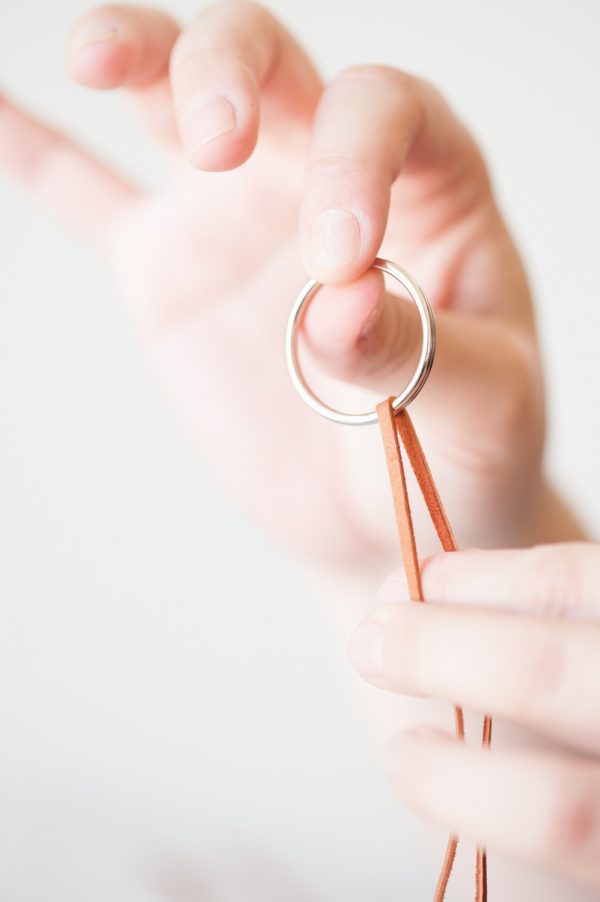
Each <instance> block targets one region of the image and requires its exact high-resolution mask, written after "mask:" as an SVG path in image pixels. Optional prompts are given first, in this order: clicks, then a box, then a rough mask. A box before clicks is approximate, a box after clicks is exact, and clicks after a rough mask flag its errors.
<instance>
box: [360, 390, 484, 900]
mask: <svg viewBox="0 0 600 902" xmlns="http://www.w3.org/2000/svg"><path fill="white" fill-rule="evenodd" d="M393 400H394V399H393V397H390V398H388V399H387V400H385V401H382V402H381V403H380V404H378V405H377V408H376V409H377V419H378V421H379V427H380V430H381V437H382V441H383V447H384V451H385V458H386V462H387V467H388V475H389V479H390V485H391V489H392V498H393V502H394V511H395V514H396V527H397V529H398V537H399V539H400V548H401V550H402V558H403V561H404V568H405V571H406V580H407V583H408V589H409V595H410V598H411V599H412V600H413V601H418V602H423V601H424V600H425V599H424V598H423V589H422V585H421V570H420V567H419V559H418V555H417V547H416V541H415V533H414V527H413V521H412V514H411V510H410V501H409V498H408V491H407V488H406V475H405V472H404V464H403V460H402V450H401V445H403V446H404V450H405V452H406V456H407V457H408V460H409V461H410V465H411V467H412V470H413V472H414V474H415V477H416V480H417V483H418V485H419V488H420V490H421V494H422V495H423V498H424V500H425V504H426V505H427V509H428V511H429V515H430V517H431V521H432V523H433V525H434V527H435V530H436V533H437V535H438V538H439V540H440V543H441V546H442V548H443V549H444V551H457V550H458V545H457V544H456V540H455V538H454V535H453V533H452V528H451V526H450V523H449V521H448V517H447V516H446V512H445V510H444V507H443V504H442V501H441V498H440V496H439V494H438V491H437V488H436V485H435V483H434V481H433V477H432V475H431V471H430V469H429V465H428V463H427V460H426V458H425V454H424V452H423V448H422V447H421V443H420V442H419V439H418V437H417V434H416V432H415V429H414V426H413V424H412V421H411V419H410V417H409V415H408V413H407V412H406V409H404V408H403V409H401V410H399V411H398V412H395V411H394V409H393V407H392V401H393ZM454 721H455V733H456V736H457V737H458V738H459V739H461V740H464V738H465V727H464V716H463V711H462V708H460V707H459V706H455V708H454ZM491 735H492V721H491V718H490V717H488V716H486V717H485V720H484V724H483V737H482V742H483V745H484V746H486V745H489V744H490V742H491ZM457 847H458V838H457V837H456V836H451V837H450V838H449V840H448V846H447V848H446V854H445V857H444V862H443V865H442V869H441V872H440V876H439V879H438V883H437V887H436V890H435V895H434V902H444V899H445V897H446V890H447V887H448V882H449V880H450V875H451V873H452V867H453V865H454V859H455V857H456V850H457ZM475 883H476V896H475V902H487V859H486V854H485V850H484V849H481V848H478V849H477V863H476V875H475Z"/></svg>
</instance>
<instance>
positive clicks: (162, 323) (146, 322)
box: [113, 140, 526, 562]
mask: <svg viewBox="0 0 600 902" xmlns="http://www.w3.org/2000/svg"><path fill="white" fill-rule="evenodd" d="M303 158H304V147H303V146H302V142H299V141H298V140H296V141H295V142H293V143H292V142H289V144H288V145H287V146H281V144H278V145H273V144H271V145H269V144H268V143H267V142H266V141H264V140H263V141H262V143H261V145H260V146H259V147H258V148H257V150H256V151H255V153H254V155H253V156H252V158H251V159H250V160H249V161H248V162H247V163H246V164H245V165H244V166H243V167H241V168H239V169H236V170H234V171H232V172H227V173H221V174H219V175H218V176H215V175H214V174H212V173H202V172H197V171H195V170H192V169H191V168H190V167H189V166H188V165H187V163H182V165H181V169H180V171H178V172H177V173H176V175H175V177H174V178H173V180H172V182H171V183H170V184H169V185H168V186H167V187H166V188H164V190H162V191H160V192H157V193H156V194H154V195H153V196H151V197H150V198H148V199H144V200H142V201H140V202H138V203H136V204H135V205H134V206H133V207H132V208H131V209H130V210H129V211H128V212H127V214H126V215H125V216H124V217H123V219H122V220H121V221H119V222H118V223H117V224H116V228H115V236H114V237H115V239H116V240H115V241H114V243H113V246H114V247H115V250H114V257H113V262H114V266H115V271H116V277H117V280H118V282H119V283H120V285H121V288H122V291H123V293H124V294H125V295H126V298H127V299H128V300H129V301H130V306H131V307H132V310H133V313H134V317H135V319H136V320H137V322H138V324H139V326H140V329H141V333H142V335H143V336H144V339H145V341H146V344H147V347H148V350H149V352H150V354H151V356H152V357H153V359H154V360H155V362H156V363H157V366H158V369H159V372H160V377H161V378H162V379H163V380H164V383H165V385H166V387H167V390H168V393H169V395H170V397H171V399H172V401H173V402H174V404H175V405H176V407H177V409H178V411H179V413H180V414H181V415H182V416H183V418H184V419H185V421H186V422H187V424H188V425H189V427H191V429H192V431H193V433H194V435H195V436H196V438H197V439H198V442H199V445H200V447H201V449H202V453H203V454H204V455H205V456H206V457H207V459H209V461H210V463H211V464H212V465H213V466H214V467H215V468H216V470H217V474H218V475H219V476H220V478H221V479H222V481H223V483H224V484H225V486H226V488H227V489H228V490H229V491H230V492H231V493H232V494H233V495H234V496H235V497H236V499H237V501H238V502H239V503H240V504H241V505H242V506H243V507H244V508H245V509H246V510H248V511H250V512H251V514H252V515H253V516H254V517H256V518H257V519H258V520H259V521H260V522H261V524H262V525H263V526H264V527H265V528H267V529H268V530H269V531H270V532H271V533H272V534H274V535H276V536H277V537H278V539H280V540H283V541H284V542H286V543H287V544H289V545H290V546H293V547H296V548H300V549H302V550H303V551H304V552H306V553H307V554H308V555H310V556H313V557H315V556H318V557H321V558H322V559H323V560H327V561H329V562H332V561H335V560H339V561H346V562H347V561H350V560H353V561H356V560H357V555H358V556H359V558H358V559H359V560H360V559H363V560H364V558H365V556H366V555H367V554H373V553H374V554H379V553H381V554H386V553H387V552H388V550H390V549H392V548H393V545H394V536H393V533H392V532H391V531H390V530H389V529H388V528H387V527H388V525H389V524H388V523H387V522H386V519H385V517H383V518H382V517H381V511H382V510H385V509H386V506H389V501H387V498H386V495H387V491H388V490H387V486H386V474H385V467H384V464H383V459H382V457H381V451H380V449H379V437H378V434H376V433H377V430H353V429H349V428H341V427H339V426H336V425H332V424H330V423H328V422H326V421H324V420H322V419H321V418H319V417H318V416H316V415H315V414H313V413H312V412H311V411H309V410H308V409H307V408H306V407H305V406H304V405H303V403H302V402H301V401H300V399H299V398H298V397H297V396H296V395H295V392H294V391H293V388H292V386H291V383H290V381H289V379H288V376H287V373H286V371H285V365H284V357H283V334H284V326H285V321H286V318H287V315H288V313H289V308H290V305H291V303H292V300H293V298H294V296H295V294H296V292H297V290H298V288H299V287H300V286H301V284H302V283H303V281H304V279H305V278H306V274H305V273H304V272H303V270H302V267H301V265H300V262H299V260H300V253H299V248H298V243H297V219H298V209H299V205H300V197H301V183H302V175H303ZM274 172H276V173H277V179H276V184H274V178H273V173H274ZM419 191H420V187H419V185H418V183H416V181H415V180H412V182H410V181H409V180H408V179H407V180H406V182H405V183H404V184H402V185H399V186H398V187H397V188H396V189H395V192H394V194H393V199H392V208H391V212H390V218H389V223H388V238H387V242H386V243H387V247H389V252H387V253H389V256H390V257H391V258H392V259H397V260H399V261H402V263H403V265H406V266H407V267H408V268H409V269H413V270H414V271H415V272H418V273H419V278H420V279H421V280H422V281H423V283H424V284H425V285H427V286H435V287H436V290H434V291H433V292H432V293H431V296H432V301H433V303H434V304H438V305H439V304H441V303H442V302H443V303H444V304H446V305H448V306H450V307H452V306H455V307H456V306H458V305H459V304H462V305H463V306H466V308H467V309H468V308H469V304H470V298H469V297H467V296H465V295H464V294H463V296H462V297H461V298H460V299H458V298H455V297H453V296H452V293H451V290H450V285H449V279H448V278H447V277H446V273H450V272H451V273H452V276H453V280H454V282H455V283H460V281H461V279H460V275H461V272H460V271H459V272H457V268H456V261H457V260H460V261H461V271H462V272H465V273H468V272H469V270H470V268H471V266H472V264H473V261H474V258H478V257H480V256H481V257H482V258H483V259H486V258H487V259H489V265H488V266H487V267H485V268H479V271H478V281H477V282H476V283H475V284H473V285H472V286H470V288H469V290H470V291H472V292H473V294H474V295H475V296H476V295H477V293H478V292H484V291H488V297H487V303H489V302H490V298H489V289H488V286H495V285H502V286H503V288H504V289H505V288H506V282H507V279H506V260H505V259H503V267H504V268H503V271H502V272H499V271H498V267H497V266H496V262H495V261H496V259H497V258H498V257H500V258H501V259H502V258H503V255H502V254H501V253H500V254H497V253H495V252H494V251H495V245H496V244H497V243H498V236H497V234H496V233H495V231H494V226H495V222H493V221H492V220H490V221H489V223H488V225H489V233H488V234H485V232H483V233H482V231H481V229H479V230H477V233H476V235H475V236H473V235H471V233H470V230H469V229H466V230H465V238H464V240H463V241H460V240H458V241H457V240H451V241H450V242H449V241H448V238H449V232H450V230H449V229H444V228H442V229H441V230H440V227H439V226H440V224H443V223H444V222H447V221H449V220H450V221H451V222H452V236H454V235H455V234H456V233H457V232H459V230H460V226H461V223H460V222H458V223H457V221H456V218H455V217H454V216H453V215H452V213H453V208H454V207H455V206H457V205H458V203H459V202H460V199H461V198H460V197H457V196H456V192H452V191H450V192H446V193H445V194H441V195H440V196H439V197H438V201H437V203H436V205H435V208H434V209H433V210H432V209H431V206H429V207H428V208H427V209H426V210H425V208H424V206H423V204H422V203H421V201H420V196H419ZM462 192H464V185H463V186H461V195H462ZM482 201H483V199H482ZM407 214H408V215H407ZM470 215H472V211H471V212H470ZM407 219H409V221H410V232H409V233H408V232H407V233H405V234H403V229H402V223H403V222H406V220H407ZM429 234H435V235H436V238H435V240H430V239H428V237H427V236H428V235H429ZM420 235H421V236H422V238H419V236H420ZM415 236H417V237H416V239H415ZM452 236H450V237H452ZM446 247H449V249H448V250H445V248H446ZM513 275H514V290H516V291H519V292H521V293H523V292H525V293H526V287H525V285H524V284H523V282H522V273H521V270H520V267H519V264H518V259H517V258H516V256H515V260H514V271H513ZM498 301H499V302H501V301H503V299H502V298H498ZM398 388H399V386H397V385H393V384H390V385H389V392H390V393H394V392H395V391H396V390H397V389H398ZM338 391H339V386H338ZM372 397H373V400H375V399H378V396H377V394H376V393H373V395H372ZM422 428H423V429H424V430H425V431H426V433H427V434H428V437H429V438H430V439H431V443H432V447H433V448H434V456H435V457H436V462H437V467H438V469H440V470H441V471H443V472H444V473H446V474H447V477H448V481H449V482H450V481H451V484H452V495H453V497H459V498H460V499H461V500H462V501H463V502H464V501H465V500H467V499H473V501H477V506H478V507H479V509H480V510H482V516H483V515H484V513H483V512H485V511H486V510H487V509H488V503H487V499H484V500H483V503H482V499H481V496H482V494H484V493H485V492H486V491H487V492H490V494H493V493H494V492H495V491H496V488H495V484H494V480H493V478H492V479H491V486H490V474H489V472H486V474H485V479H484V480H482V479H481V474H480V470H481V469H482V468H486V467H488V464H489V461H487V460H485V459H484V458H485V452H484V451H483V449H481V456H482V459H481V460H479V461H477V460H474V459H473V458H474V457H477V453H478V452H477V450H476V449H475V450H474V451H471V452H469V451H468V449H463V448H461V447H458V445H457V437H456V436H453V435H449V436H447V435H446V436H444V435H438V434H436V429H435V423H428V422H427V420H426V421H425V422H424V423H423V424H422ZM432 433H433V434H432ZM488 437H489V436H488ZM510 451H511V449H510V448H505V447H504V448H503V458H504V457H508V456H509V455H510ZM465 452H466V453H465ZM461 455H464V456H463V459H462V460H460V457H461ZM457 458H458V459H459V460H458V463H456V460H457ZM495 463H497V465H498V467H500V466H501V464H502V463H503V461H502V460H500V461H497V462H495ZM488 469H489V468H488ZM492 477H493V474H492ZM442 482H443V480H442ZM520 482H521V480H519V481H518V483H515V489H517V488H518V486H519V485H520ZM441 489H442V493H444V485H443V484H442V485H441ZM490 503H491V502H490ZM469 525H470V529H472V530H473V532H474V533H477V530H478V524H477V523H475V524H473V520H472V517H470V521H469ZM482 525H483V524H482Z"/></svg>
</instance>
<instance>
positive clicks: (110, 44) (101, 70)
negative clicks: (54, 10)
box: [67, 21, 139, 90]
mask: <svg viewBox="0 0 600 902" xmlns="http://www.w3.org/2000/svg"><path fill="white" fill-rule="evenodd" d="M138 55H139V44H138V42H137V40H135V38H134V37H133V36H127V35H124V34H123V33H122V32H121V30H120V29H119V27H118V26H117V25H116V24H114V23H111V22H98V21H92V22H90V21H88V22H82V23H78V24H77V25H75V27H74V28H73V31H72V33H71V36H70V37H69V41H68V45H67V72H68V75H69V77H70V78H72V79H73V81H76V82H77V83H78V84H81V85H85V86H86V87H89V88H96V89H98V90H111V89H114V88H118V87H120V86H121V85H123V84H124V83H125V82H126V81H127V79H128V76H129V75H130V73H131V72H132V71H133V69H134V67H135V64H136V60H137V57H138Z"/></svg>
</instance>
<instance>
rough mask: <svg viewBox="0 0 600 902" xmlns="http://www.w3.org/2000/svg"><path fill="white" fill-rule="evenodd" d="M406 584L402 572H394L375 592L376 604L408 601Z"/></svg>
mask: <svg viewBox="0 0 600 902" xmlns="http://www.w3.org/2000/svg"><path fill="white" fill-rule="evenodd" d="M409 597H410V596H409V592H408V583H407V581H406V573H405V572H404V570H396V571H395V572H394V573H391V574H390V576H388V578H387V579H386V580H384V581H383V583H382V584H381V586H380V587H379V589H378V591H377V604H378V605H384V604H396V603H397V602H399V601H408V600H409Z"/></svg>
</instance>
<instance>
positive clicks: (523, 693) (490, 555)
mask: <svg viewBox="0 0 600 902" xmlns="http://www.w3.org/2000/svg"><path fill="white" fill-rule="evenodd" d="M599 580H600V548H599V547H598V546H597V545H592V544H587V543H583V542H582V543H575V542H574V543H566V544H560V545H554V546H538V547H535V548H532V549H527V550H507V551H469V552H459V553H456V554H451V555H438V556H436V557H433V558H430V559H429V560H428V561H427V562H426V564H425V566H424V568H423V587H424V592H425V594H426V596H427V599H428V603H427V604H425V605H419V604H398V603H394V602H399V601H401V600H405V599H406V598H407V597H408V595H407V592H406V586H405V583H404V578H403V574H401V573H395V574H392V575H391V577H389V578H388V580H387V581H386V582H385V583H384V584H383V586H382V587H381V590H380V593H379V600H380V601H381V602H382V604H381V606H380V607H379V608H377V609H376V610H375V611H374V612H373V613H372V614H370V615H369V617H368V618H367V619H366V620H364V621H363V623H362V624H361V625H360V627H359V629H358V630H357V631H356V633H355V635H354V637H353V639H352V644H351V654H352V657H353V660H354V662H355V664H356V666H357V667H358V669H359V671H360V672H361V674H362V675H363V676H364V677H365V678H366V679H368V680H369V681H370V682H372V683H374V684H375V685H377V686H379V687H381V688H384V689H386V690H388V691H391V692H402V693H404V694H406V693H408V694H416V695H420V696H429V697H434V698H443V699H447V700H448V701H453V702H458V703H459V704H462V705H465V706H466V707H468V708H471V709H474V710H476V711H487V712H490V713H492V714H494V715H497V716H499V717H500V718H502V719H504V720H508V721H511V722H512V723H514V724H518V725H520V726H525V727H527V728H528V729H531V730H534V731H535V733H537V735H538V741H537V743H536V745H537V746H538V749H536V750H532V749H531V748H529V749H527V750H523V749H519V748H516V747H514V746H510V745H509V746H502V747H501V748H494V747H492V748H491V749H486V750H481V749H478V748H477V746H473V745H465V744H463V743H459V742H457V741H456V740H454V739H453V738H452V737H450V736H448V735H445V734H443V733H440V732H437V731H432V730H428V729H425V730H423V729H416V730H412V731H407V732H405V733H404V734H401V735H398V736H396V737H395V738H393V739H392V740H391V741H390V743H389V747H388V772H389V776H390V780H391V784H392V786H393V788H394V790H395V792H396V794H397V795H398V797H399V798H401V799H402V800H403V801H404V802H405V803H407V804H409V805H410V806H411V807H413V808H414V809H415V810H417V811H419V812H420V813H421V814H423V815H425V816H426V817H428V818H430V819H432V820H435V821H437V822H439V823H440V824H443V825H444V826H446V827H447V828H448V829H450V830H451V831H453V832H456V833H460V835H461V836H464V837H467V838H471V839H474V840H476V841H477V842H478V843H485V844H487V845H489V846H490V847H491V848H493V849H495V850H498V851H500V852H503V853H504V854H507V855H510V856H514V857H516V858H518V859H520V860H523V861H525V862H528V863H530V864H534V865H536V866H538V867H542V868H547V869H549V870H552V871H557V872H559V873H563V874H565V875H567V876H569V877H571V878H574V879H575V880H579V881H582V882H584V883H588V884H591V885H592V886H595V887H600V717H599V715H598V712H599V711H600V690H599V688H598V687H599V686H600V602H599V601H598V583H599ZM507 664H508V666H507ZM546 739H550V740H552V741H553V743H558V744H557V745H556V746H555V747H554V748H552V749H551V750H548V749H545V750H543V751H540V750H539V746H540V745H542V740H546ZM465 787H468V788H469V789H468V792H467V791H465Z"/></svg>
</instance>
